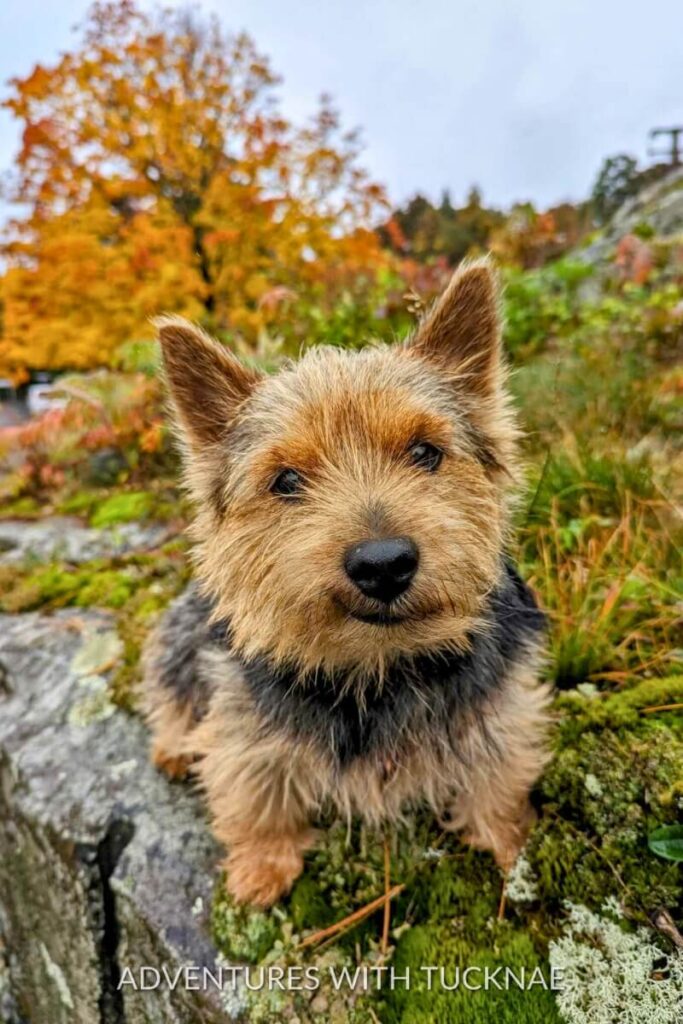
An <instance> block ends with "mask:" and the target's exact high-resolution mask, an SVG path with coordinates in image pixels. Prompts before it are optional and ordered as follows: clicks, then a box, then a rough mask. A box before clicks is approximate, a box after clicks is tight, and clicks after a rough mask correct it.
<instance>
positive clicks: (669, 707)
mask: <svg viewBox="0 0 683 1024" xmlns="http://www.w3.org/2000/svg"><path fill="white" fill-rule="evenodd" d="M682 708H683V704H655V705H653V706H652V707H650V708H641V709H640V713H641V715H651V714H652V713H653V712H654V711H679V710H681V709H682Z"/></svg>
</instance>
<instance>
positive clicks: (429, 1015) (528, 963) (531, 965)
mask: <svg viewBox="0 0 683 1024" xmlns="http://www.w3.org/2000/svg"><path fill="white" fill-rule="evenodd" d="M480 939H481V942H480V944H479V945H474V944H471V943H469V942H467V941H465V940H463V939H462V938H460V937H459V935H458V934H457V932H456V931H455V929H454V928H453V926H452V925H450V924H448V923H444V924H439V925H434V924H431V923H430V924H426V925H419V926H417V927H415V928H412V929H411V930H410V931H409V932H408V933H407V934H406V936H405V938H403V939H402V940H401V942H399V944H398V947H397V949H396V953H395V955H394V960H393V966H394V968H395V971H396V972H397V974H399V975H400V974H404V973H405V972H406V970H409V971H410V976H411V984H410V987H403V986H397V987H396V988H395V989H394V990H393V992H391V993H390V994H387V995H385V996H384V997H383V998H382V999H380V1000H379V1003H378V1015H379V1017H380V1019H381V1021H382V1024H463V1022H464V1021H467V1022H468V1024H554V1022H558V1024H559V1022H560V1019H561V1018H560V1016H559V1013H558V1011H557V1008H556V1006H555V998H554V996H553V994H552V992H550V991H549V984H550V974H549V968H548V966H547V964H546V963H545V960H544V959H542V958H541V957H539V955H538V953H537V951H536V949H535V948H534V945H533V942H532V941H531V938H530V937H529V936H528V935H525V934H522V933H520V932H514V931H512V930H510V929H498V931H497V932H496V931H493V932H491V931H489V934H488V936H487V937H486V938H485V933H484V935H482V936H480ZM487 940H488V941H487ZM424 966H427V967H429V966H438V967H439V968H443V972H444V973H443V977H442V976H441V975H440V972H435V973H431V972H425V971H422V970H421V967H424ZM467 968H470V973H469V974H468V975H467V983H468V984H469V985H472V986H476V985H480V984H483V983H484V974H483V971H484V969H485V968H488V969H489V970H490V971H492V972H493V971H495V970H496V969H497V968H502V969H503V970H501V971H500V972H499V973H498V974H497V975H494V977H495V979H496V980H495V983H493V984H492V983H491V982H489V983H488V988H487V989H486V990H484V989H482V990H480V991H476V990H474V988H473V989H468V988H467V987H465V986H464V983H463V972H464V971H465V970H466V969H467ZM506 968H507V969H508V970H510V971H513V972H514V973H515V976H516V978H517V979H523V980H524V981H525V982H526V984H529V983H530V980H531V979H532V978H535V979H537V984H534V985H533V986H531V987H530V988H529V989H528V990H521V989H520V988H519V984H518V982H515V981H514V980H513V979H511V978H510V975H507V978H508V981H507V983H506V981H505V978H506V974H505V969H506ZM458 972H459V974H458ZM534 972H536V973H534ZM430 974H431V986H430V981H429V979H430ZM541 978H543V980H544V983H545V986H547V987H544V986H543V983H542V982H541V981H540V979H541ZM458 980H459V981H460V985H459V987H458V988H457V989H455V990H448V988H446V987H445V986H449V985H454V984H456V982H457V981H458ZM496 985H500V986H501V987H500V988H497V987H496Z"/></svg>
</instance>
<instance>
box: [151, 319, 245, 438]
mask: <svg viewBox="0 0 683 1024" xmlns="http://www.w3.org/2000/svg"><path fill="white" fill-rule="evenodd" d="M155 326H156V328H157V331H158V333H159V341H160V343H161V352H162V356H163V364H164V371H165V374H166V379H167V381H168V386H169V389H170V392H171V397H172V399H173V405H174V407H175V413H176V418H177V421H178V424H179V426H180V427H181V429H182V431H183V433H184V435H185V437H186V439H187V441H188V442H189V443H190V445H191V446H192V447H194V448H204V447H205V446H206V445H212V444H217V443H218V442H219V441H221V440H222V439H223V438H224V437H225V434H226V433H227V431H228V430H229V428H230V424H231V423H232V421H233V420H234V418H235V416H236V414H237V412H238V410H239V407H240V406H241V405H242V403H243V402H244V400H245V399H246V398H248V397H249V395H250V394H251V391H252V389H253V387H254V385H255V384H256V383H257V382H258V381H259V380H260V379H261V377H260V374H259V373H258V372H257V371H256V370H252V369H251V368H249V367H247V366H245V365H244V364H243V363H241V362H240V361H239V360H238V359H236V358H235V356H233V355H232V354H231V353H230V352H228V350H227V349H225V348H224V347H223V346H222V345H221V344H220V343H219V342H217V341H215V340H214V339H213V338H211V337H209V335H208V334H206V333H205V332H204V331H203V330H202V329H201V328H200V327H196V326H195V325H194V324H191V323H189V322H188V321H187V320H183V318H182V317H179V316H164V317H160V318H159V319H157V320H156V321H155Z"/></svg>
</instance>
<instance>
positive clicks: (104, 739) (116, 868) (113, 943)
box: [0, 611, 240, 1024]
mask: <svg viewBox="0 0 683 1024" xmlns="http://www.w3.org/2000/svg"><path fill="white" fill-rule="evenodd" d="M115 650H116V637H115V635H114V623H113V620H112V618H111V617H110V616H108V615H107V614H105V613H97V612H91V611H88V612H79V613H78V615H74V614H73V613H72V612H69V611H62V612H58V613H56V614H55V615H53V616H45V615H40V614H28V615H21V616H0V665H2V668H3V678H4V685H3V688H2V690H1V691H0V908H1V911H0V931H2V933H3V935H4V944H5V945H4V947H3V946H2V945H1V944H0V952H2V951H3V948H4V949H5V955H4V963H5V965H9V973H10V975H11V991H12V995H13V998H14V1000H15V1001H16V1002H15V1004H14V1003H13V1004H12V1005H16V1007H18V1013H19V1015H20V1017H21V1019H22V1020H25V1021H26V1022H27V1024H124V1022H130V1024H146V1022H150V1024H157V1022H158V1024H162V1022H163V1024H199V1022H200V1021H201V1022H202V1024H219V1022H224V1021H227V1020H230V1019H231V1018H230V1016H229V1015H228V1013H227V1012H226V1010H225V1006H226V1005H233V1006H235V1007H237V1008H239V1006H240V1004H239V997H238V996H235V995H229V998H230V1000H231V1002H230V1003H228V1001H227V996H228V994H220V995H219V994H218V993H217V992H215V991H212V990H211V989H210V988H209V989H208V990H207V991H188V990H186V988H185V987H184V986H183V985H182V984H181V985H180V986H179V987H177V988H176V989H175V990H171V989H170V988H169V987H168V985H162V986H161V987H159V988H158V989H154V990H151V991H138V990H136V989H134V988H133V987H132V986H131V985H124V986H123V987H121V986H120V980H121V977H122V972H125V969H126V968H130V970H131V971H132V977H133V978H135V979H138V978H139V968H140V967H142V966H152V967H156V968H161V967H162V966H166V967H167V968H168V971H169V972H174V971H175V970H177V968H178V967H181V966H196V967H199V968H202V967H206V968H209V969H210V970H214V971H215V970H216V950H215V948H214V946H213V944H212V941H211V938H210V933H209V922H208V917H209V909H210V905H211V896H212V892H213V889H214V886H215V884H216V882H217V868H216V865H217V863H218V859H219V855H220V851H219V850H218V849H217V848H216V845H215V843H214V841H213V839H212V837H211V835H210V832H209V830H208V828H207V826H206V822H205V816H204V812H203V808H202V805H201V802H200V801H199V800H198V799H197V797H196V795H195V794H194V793H193V792H192V790H191V787H189V786H187V785H184V784H182V785H181V784H177V783H176V784H171V783H169V782H167V781H166V779H164V778H162V777H161V776H160V775H159V774H158V773H157V772H156V771H155V770H154V769H153V768H152V766H151V765H150V764H149V762H148V757H147V736H146V732H145V729H144V726H143V724H142V723H141V722H140V721H138V720H137V719H135V718H132V717H130V716H128V715H126V714H125V713H124V712H122V711H121V710H120V709H118V708H116V707H114V706H113V705H111V704H110V703H109V701H108V699H107V697H106V693H104V694H102V693H101V687H102V685H103V684H104V683H106V680H105V679H104V677H105V676H106V671H107V669H106V667H105V662H107V659H109V663H110V661H111V657H110V656H111V653H112V651H115ZM98 652H101V655H102V659H104V660H102V664H101V665H98ZM100 660H101V659H100ZM98 668H99V669H100V670H101V672H102V675H98V674H97V670H98ZM93 693H99V694H100V699H99V700H98V701H97V702H96V704H95V706H94V708H93V704H92V695H93ZM84 709H87V711H88V713H85V712H84ZM0 966H1V965H0ZM6 973H7V970H5V974H6ZM125 976H126V975H125V973H124V975H123V977H125ZM0 980H1V978H0ZM5 987H6V986H5ZM1 994H2V991H1V989H0V995H1ZM0 1005H2V1002H0ZM8 1005H9V1003H8ZM8 1012H9V1011H8Z"/></svg>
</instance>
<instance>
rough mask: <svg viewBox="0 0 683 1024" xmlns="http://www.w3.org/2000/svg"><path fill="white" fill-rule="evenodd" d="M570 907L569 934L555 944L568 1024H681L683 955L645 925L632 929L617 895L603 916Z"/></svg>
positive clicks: (554, 959)
mask: <svg viewBox="0 0 683 1024" xmlns="http://www.w3.org/2000/svg"><path fill="white" fill-rule="evenodd" d="M567 909H568V911H569V916H568V920H567V923H566V925H565V928H564V935H563V936H562V938H560V939H558V940H556V941H554V942H551V943H550V964H551V966H552V967H553V968H554V969H555V971H557V972H561V977H562V989H561V991H559V992H558V993H557V1003H558V1007H559V1010H560V1012H561V1014H562V1016H563V1017H564V1019H565V1020H566V1021H567V1024H615V1022H617V1021H618V1022H619V1024H680V1022H681V1021H682V1020H683V957H682V956H680V954H676V953H672V954H667V953H665V952H664V950H663V949H661V948H660V946H658V945H657V944H656V943H655V942H653V940H652V936H651V934H650V932H649V931H648V930H647V929H646V928H638V929H636V930H627V928H626V927H625V925H624V922H623V916H622V914H621V908H620V906H619V904H618V902H617V901H616V900H615V899H614V898H612V899H610V900H608V901H607V902H606V903H605V904H604V905H603V907H602V914H594V913H592V912H591V911H590V910H588V909H587V908H586V907H584V906H581V905H578V906H577V905H575V904H571V903H568V904H567Z"/></svg>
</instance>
